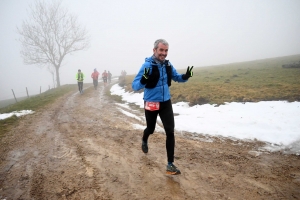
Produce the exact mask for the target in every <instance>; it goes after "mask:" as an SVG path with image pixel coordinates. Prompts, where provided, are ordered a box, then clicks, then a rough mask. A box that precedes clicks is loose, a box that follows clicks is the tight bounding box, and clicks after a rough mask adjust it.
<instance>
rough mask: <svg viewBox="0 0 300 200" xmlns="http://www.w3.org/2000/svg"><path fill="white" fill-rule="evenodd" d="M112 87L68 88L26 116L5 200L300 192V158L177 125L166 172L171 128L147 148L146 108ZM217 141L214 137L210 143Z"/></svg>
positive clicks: (5, 148)
mask: <svg viewBox="0 0 300 200" xmlns="http://www.w3.org/2000/svg"><path fill="white" fill-rule="evenodd" d="M106 92H107V91H106V89H104V88H103V86H101V87H100V88H99V89H98V90H94V89H92V88H89V89H87V90H85V93H84V94H83V95H80V94H79V93H78V92H75V91H74V92H73V93H70V94H66V95H65V96H64V97H62V98H60V99H58V100H57V101H56V102H55V103H54V104H52V105H50V106H48V107H47V108H46V109H44V110H40V111H38V112H36V113H34V114H32V115H27V116H24V117H22V120H21V122H20V124H19V125H18V126H17V127H15V128H14V129H13V130H12V131H11V132H9V133H8V134H7V136H6V137H5V138H3V139H2V144H3V145H1V147H0V156H1V157H0V159H1V160H0V161H1V164H0V199H1V200H3V199H6V200H11V199H43V200H44V199H87V200H92V199H118V200H119V199H126V200H127V199H130V200H132V199H153V200H160V199H191V200H195V199H251V200H252V199H300V157H299V156H298V157H297V156H295V155H283V154H281V153H280V152H277V153H269V152H263V153H261V154H260V155H258V154H255V151H256V150H257V149H258V148H259V147H261V146H263V143H260V142H241V141H233V140H229V139H221V138H214V137H210V138H208V137H204V136H197V135H193V134H192V133H182V132H180V133H178V132H176V133H175V134H176V148H175V164H176V165H177V166H178V167H179V169H180V170H181V171H182V174H181V175H177V176H170V175H166V174H165V166H166V150H165V135H164V134H163V133H161V132H156V133H155V134H153V135H152V136H150V138H149V153H148V154H147V155H145V154H144V153H143V152H142V150H141V136H142V130H137V129H134V128H133V126H132V124H135V126H137V125H140V126H144V125H145V122H143V120H138V119H136V118H133V117H130V115H128V114H127V115H125V114H123V113H124V112H128V113H133V114H134V115H135V116H140V117H141V118H143V112H141V111H140V110H139V109H129V108H126V107H122V106H120V105H119V104H115V102H113V100H111V99H109V97H107V96H106V95H105V93H106ZM211 141H212V142H211Z"/></svg>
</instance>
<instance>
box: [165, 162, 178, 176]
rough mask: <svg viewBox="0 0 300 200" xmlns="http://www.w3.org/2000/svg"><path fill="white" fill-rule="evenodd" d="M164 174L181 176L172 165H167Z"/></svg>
mask: <svg viewBox="0 0 300 200" xmlns="http://www.w3.org/2000/svg"><path fill="white" fill-rule="evenodd" d="M166 174H169V175H178V174H181V172H180V170H179V169H178V168H177V167H176V166H175V165H174V164H168V165H167V171H166Z"/></svg>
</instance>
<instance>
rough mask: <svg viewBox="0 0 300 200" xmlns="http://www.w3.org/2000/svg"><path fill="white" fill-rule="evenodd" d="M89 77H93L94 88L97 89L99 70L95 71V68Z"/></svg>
mask: <svg viewBox="0 0 300 200" xmlns="http://www.w3.org/2000/svg"><path fill="white" fill-rule="evenodd" d="M91 77H92V79H93V84H94V88H95V90H97V86H98V77H99V72H98V71H97V69H96V68H95V69H94V72H93V73H92V75H91Z"/></svg>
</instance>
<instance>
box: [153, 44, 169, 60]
mask: <svg viewBox="0 0 300 200" xmlns="http://www.w3.org/2000/svg"><path fill="white" fill-rule="evenodd" d="M168 50H169V46H167V45H164V44H163V43H159V44H158V46H157V49H153V53H154V56H155V57H156V58H157V59H158V60H159V61H161V62H163V61H164V60H165V59H166V57H167V55H168Z"/></svg>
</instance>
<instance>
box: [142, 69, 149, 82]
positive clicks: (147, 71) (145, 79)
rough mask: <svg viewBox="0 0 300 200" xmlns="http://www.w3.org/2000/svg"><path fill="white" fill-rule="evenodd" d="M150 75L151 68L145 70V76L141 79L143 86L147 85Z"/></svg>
mask: <svg viewBox="0 0 300 200" xmlns="http://www.w3.org/2000/svg"><path fill="white" fill-rule="evenodd" d="M149 73H150V68H145V69H144V74H143V76H142V78H141V81H140V82H141V84H143V85H145V84H146V83H147V82H148V78H149Z"/></svg>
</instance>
